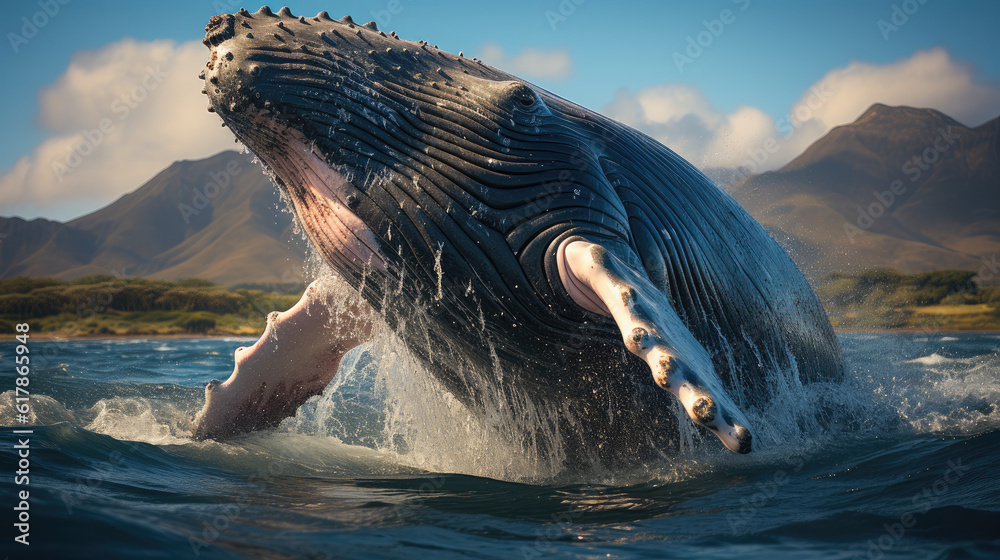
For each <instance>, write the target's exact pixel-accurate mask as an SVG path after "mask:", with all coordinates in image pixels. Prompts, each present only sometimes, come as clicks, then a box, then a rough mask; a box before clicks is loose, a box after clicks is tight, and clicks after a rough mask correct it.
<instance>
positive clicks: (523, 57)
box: [480, 43, 573, 81]
mask: <svg viewBox="0 0 1000 560" xmlns="http://www.w3.org/2000/svg"><path fill="white" fill-rule="evenodd" d="M480 52H481V53H482V54H481V58H482V59H483V62H485V63H487V64H489V65H490V66H496V67H497V68H499V69H501V70H503V71H505V72H509V73H511V74H514V75H515V76H526V77H529V78H543V79H548V80H554V81H560V80H565V79H566V78H568V77H569V76H570V75H571V74H572V73H573V60H572V59H571V58H570V57H569V52H567V51H566V49H553V50H542V49H534V48H530V47H528V48H524V49H522V50H521V53H520V54H518V55H516V56H512V57H511V56H507V55H506V54H505V53H504V52H503V49H502V48H501V47H500V45H497V44H495V43H487V44H485V45H483V47H482V49H480Z"/></svg>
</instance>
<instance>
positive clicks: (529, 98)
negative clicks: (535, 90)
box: [514, 91, 536, 109]
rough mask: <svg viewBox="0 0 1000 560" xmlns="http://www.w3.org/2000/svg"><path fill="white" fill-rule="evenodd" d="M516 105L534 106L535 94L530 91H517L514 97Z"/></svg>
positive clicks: (523, 107) (525, 107)
mask: <svg viewBox="0 0 1000 560" xmlns="http://www.w3.org/2000/svg"><path fill="white" fill-rule="evenodd" d="M514 100H515V101H516V102H517V104H518V105H520V106H521V108H522V109H530V108H532V107H534V106H535V101H536V100H535V96H534V94H532V93H531V92H526V91H522V92H518V94H517V97H515V98H514Z"/></svg>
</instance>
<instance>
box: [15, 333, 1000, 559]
mask: <svg viewBox="0 0 1000 560" xmlns="http://www.w3.org/2000/svg"><path fill="white" fill-rule="evenodd" d="M8 340H9V339H8ZM248 342H250V341H249V340H248V339H237V338H233V339H219V338H213V339H166V340H88V341H73V342H58V341H38V340H34V339H32V340H31V341H30V343H29V347H30V349H31V356H32V364H31V365H32V368H33V369H32V373H31V374H30V379H31V383H30V386H29V389H30V391H31V407H32V411H31V414H30V417H29V418H28V419H27V420H28V422H26V423H23V424H22V423H20V422H18V421H17V420H16V418H15V414H16V411H15V409H14V405H15V403H14V394H13V388H14V383H15V377H16V376H15V375H14V374H13V368H14V357H15V353H14V348H15V344H14V343H11V342H4V343H3V344H0V364H3V367H2V368H0V371H2V374H0V391H4V392H3V395H2V397H0V423H2V424H3V425H5V426H8V427H6V428H3V430H4V434H5V441H4V444H3V445H2V447H0V455H2V461H0V465H2V467H0V468H2V469H3V470H4V471H5V472H4V474H3V475H2V476H0V481H2V482H0V486H2V488H3V493H2V500H0V512H2V513H0V518H2V519H3V523H2V524H3V525H4V526H5V527H6V529H5V530H6V531H7V533H6V535H7V536H6V537H5V540H4V541H3V544H2V550H0V555H3V556H9V557H13V558H19V557H26V558H91V557H93V558H396V557H416V558H428V557H429V558H435V559H447V558H546V557H570V558H662V557H680V558H687V557H693V556H698V557H706V558H741V559H753V558H762V559H767V560H773V559H776V558H873V559H874V558H998V557H1000V410H998V402H1000V335H997V334H948V335H941V334H926V333H925V334H851V335H842V336H841V343H842V345H843V348H844V351H845V355H846V357H847V360H848V365H849V370H850V372H851V374H850V375H849V376H848V379H847V380H845V381H844V382H843V383H837V384H817V385H809V386H805V387H791V388H789V389H788V390H787V391H786V392H784V393H783V394H782V395H781V396H780V398H778V399H776V402H774V403H773V406H772V408H771V409H770V410H766V411H759V412H758V413H756V414H755V415H754V416H753V419H754V421H755V429H758V430H760V431H765V432H767V434H768V436H767V437H766V438H762V440H761V441H762V442H763V443H764V445H763V447H765V448H764V449H760V450H758V451H755V452H754V453H752V454H750V455H747V456H737V455H734V454H732V453H729V452H728V451H726V450H725V449H724V448H723V447H722V446H721V444H719V443H718V441H717V440H715V439H714V438H704V439H703V438H701V437H700V435H698V434H697V433H696V434H695V435H694V436H691V434H688V435H687V437H688V439H690V441H689V442H688V444H687V445H685V447H684V450H683V451H682V452H680V453H679V454H678V455H677V456H676V457H672V458H670V459H664V460H663V461H662V463H658V464H653V465H646V466H643V467H642V468H637V469H635V470H632V471H629V472H603V473H582V474H581V473H577V474H566V473H557V472H547V471H546V470H545V468H543V467H540V466H539V464H538V463H537V461H536V462H530V461H523V460H522V458H521V457H519V454H518V451H517V450H516V449H509V448H508V447H509V444H508V443H507V442H505V441H504V440H503V438H500V437H497V436H496V434H495V433H492V432H491V431H490V430H489V429H484V428H483V426H482V425H481V424H477V422H476V420H475V418H471V417H469V416H468V415H464V416H463V414H462V412H461V410H460V407H459V406H458V405H457V403H455V402H453V401H452V400H451V399H449V397H448V396H447V395H443V394H441V393H440V391H438V390H437V389H436V387H434V385H433V383H432V382H429V381H426V380H424V381H414V380H413V379H412V378H413V377H414V376H411V375H408V374H407V371H405V370H406V367H405V364H404V365H403V366H399V365H397V366H395V370H397V371H398V375H386V374H385V371H384V370H385V368H384V367H381V368H375V367H374V366H373V364H374V363H375V362H376V361H377V358H376V357H374V356H373V352H371V351H369V350H366V349H359V350H357V351H354V352H352V354H350V355H349V359H348V360H346V362H347V363H345V365H344V366H343V367H342V369H341V372H340V373H339V374H338V377H337V379H336V380H335V381H334V383H333V384H332V385H331V386H330V387H329V388H328V389H327V392H326V393H325V394H324V395H323V396H321V397H318V398H315V399H314V400H313V401H310V402H309V403H307V404H306V405H304V406H303V407H302V408H301V409H300V411H299V413H298V415H297V416H296V417H295V418H292V419H289V420H286V421H285V422H284V423H283V424H282V425H281V426H279V427H278V428H276V429H274V430H271V431H268V432H265V433H258V434H253V435H250V436H246V437H242V438H238V439H235V440H232V441H227V442H215V441H204V442H197V441H193V440H191V439H190V437H189V432H188V430H187V422H188V419H189V417H190V416H191V415H192V414H193V413H194V412H195V411H196V410H197V409H198V408H199V407H200V405H201V402H202V398H203V387H204V385H205V383H206V382H207V381H208V380H210V379H212V378H225V377H226V376H227V375H228V374H229V372H230V371H231V368H232V353H233V351H234V350H235V348H236V347H238V346H241V345H247V344H248ZM818 403H823V404H824V405H825V407H826V409H827V411H828V412H827V414H826V415H825V417H824V419H823V420H822V421H820V422H817V421H815V419H814V418H813V417H812V416H811V415H810V411H811V409H813V408H815V407H816V406H818ZM761 422H770V423H771V424H773V425H769V426H760V423H761ZM14 429H31V430H33V433H32V434H30V435H29V436H28V437H29V438H30V467H29V469H30V475H29V477H30V481H29V484H28V486H17V485H15V483H14V476H15V475H14V471H15V470H17V468H18V467H17V460H18V457H17V451H18V450H17V449H15V447H14V445H15V444H16V443H17V440H16V436H15V435H14V434H13V432H12V430H14ZM20 437H24V436H20ZM25 488H27V489H28V490H29V491H30V507H29V515H30V520H29V525H30V531H29V542H30V545H28V546H24V545H22V544H19V543H16V542H14V540H13V537H14V536H15V535H16V534H18V533H17V532H16V530H14V529H13V528H12V525H13V523H14V522H15V516H16V515H17V513H18V512H16V511H14V509H13V508H14V507H15V506H16V505H17V503H18V502H17V499H16V498H15V492H16V491H19V490H23V489H25Z"/></svg>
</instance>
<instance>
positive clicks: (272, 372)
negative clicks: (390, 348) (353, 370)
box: [191, 280, 373, 439]
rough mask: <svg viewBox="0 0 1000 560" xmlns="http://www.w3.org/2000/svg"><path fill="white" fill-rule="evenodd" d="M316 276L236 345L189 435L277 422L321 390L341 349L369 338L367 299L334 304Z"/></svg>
mask: <svg viewBox="0 0 1000 560" xmlns="http://www.w3.org/2000/svg"><path fill="white" fill-rule="evenodd" d="M321 282H322V281H319V280H318V281H316V282H313V283H312V284H310V285H309V287H308V288H306V291H305V293H304V294H303V295H302V299H300V300H299V302H298V303H296V304H295V305H294V306H293V307H292V308H291V309H289V310H288V311H284V312H282V313H278V312H273V313H271V314H270V315H268V317H267V328H266V329H265V330H264V334H262V335H261V337H260V338H259V339H258V340H257V342H256V343H255V344H254V345H253V346H251V347H250V348H238V349H236V353H235V361H236V366H235V368H234V369H233V373H232V375H230V376H229V379H227V380H226V381H225V382H220V381H218V380H214V381H212V382H210V383H209V384H208V386H207V387H205V406H204V407H202V409H201V411H200V412H198V414H196V415H195V417H194V419H193V420H192V423H191V433H192V436H193V437H195V438H197V439H205V438H223V437H229V436H235V435H239V434H242V433H247V432H252V431H256V430H262V429H265V428H269V427H272V426H274V425H276V424H277V423H278V422H280V421H281V420H282V419H284V418H286V417H288V416H291V415H293V414H295V411H296V410H297V409H298V407H299V406H300V405H302V403H304V402H305V401H306V400H307V399H309V397H311V396H313V395H318V394H320V393H322V392H323V389H324V388H326V386H327V384H329V383H330V380H331V379H333V376H334V375H335V374H336V373H337V367H338V366H339V365H340V360H341V358H343V356H344V354H345V353H346V352H347V351H348V350H350V349H351V348H353V347H355V346H357V345H358V344H360V343H362V342H364V341H365V340H367V339H368V337H369V336H370V334H371V332H372V326H373V325H372V318H371V317H372V313H370V311H369V310H368V309H367V304H365V303H364V302H363V301H361V300H360V298H357V301H355V302H352V303H351V305H352V306H353V309H336V310H333V309H331V305H330V302H329V301H328V299H327V296H326V293H325V291H324V289H323V286H322V285H321V284H320V283H321ZM334 311H336V314H334Z"/></svg>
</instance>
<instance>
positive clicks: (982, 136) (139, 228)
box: [0, 104, 1000, 285]
mask: <svg viewBox="0 0 1000 560" xmlns="http://www.w3.org/2000/svg"><path fill="white" fill-rule="evenodd" d="M707 171H708V173H709V174H710V176H711V177H712V178H713V179H714V180H715V181H716V182H717V183H719V184H725V185H728V186H727V187H726V188H727V190H729V192H730V193H731V194H732V195H733V196H734V197H735V198H736V200H737V201H739V202H740V204H742V205H743V207H744V208H746V209H747V211H749V212H750V214H751V215H752V216H753V217H754V218H756V219H757V220H758V221H759V222H761V223H762V224H763V225H764V227H765V228H767V230H768V231H769V232H770V233H771V235H772V236H774V238H775V239H777V240H778V242H779V243H781V244H782V246H784V247H785V249H786V250H788V251H789V253H790V254H791V255H792V258H793V259H794V260H795V262H796V263H797V264H798V265H799V266H800V267H801V268H802V269H803V271H805V273H806V275H807V276H808V277H809V278H810V279H812V280H816V279H819V278H822V277H823V276H825V275H826V274H829V273H831V272H857V271H861V270H865V269H868V268H874V267H890V268H895V269H897V270H899V271H901V272H907V273H914V272H923V271H928V270H935V269H942V268H960V269H967V270H978V269H979V268H980V266H981V265H982V260H983V259H985V260H986V261H988V262H990V263H992V262H993V259H994V256H996V255H998V254H1000V118H998V119H994V120H992V121H990V122H988V123H986V124H983V125H981V126H979V127H976V128H968V127H966V126H964V125H962V124H960V123H958V122H957V121H955V120H954V119H952V118H950V117H948V116H947V115H944V114H942V113H939V112H938V111H934V110H931V109H914V108H911V107H888V106H885V105H881V104H876V105H873V106H872V107H871V108H869V109H868V110H867V111H866V112H865V113H864V114H863V115H862V116H861V117H860V118H858V120H856V121H855V122H853V123H851V124H848V125H844V126H839V127H837V128H834V129H833V130H831V131H830V132H829V133H828V134H827V135H826V136H824V137H823V138H821V139H819V140H817V141H816V142H815V143H814V144H813V145H811V146H810V147H809V148H808V149H806V150H805V151H804V152H803V153H802V154H801V155H799V157H797V158H795V159H794V160H792V161H791V162H790V163H788V165H786V166H785V167H783V168H781V169H779V170H777V171H773V172H767V173H762V174H759V175H750V176H744V175H743V174H742V172H741V171H740V170H731V169H709V170H707ZM284 207H285V204H284V203H283V202H281V201H280V199H279V197H278V194H277V192H276V191H275V189H274V187H273V186H272V185H271V182H270V180H269V179H268V178H267V177H265V176H264V175H263V174H261V173H260V171H259V167H258V166H257V165H256V164H254V163H252V162H251V161H250V158H249V157H248V156H245V155H241V154H238V153H236V152H223V153H221V154H218V155H216V156H213V157H210V158H207V159H204V160H199V161H179V162H176V163H174V164H173V165H171V166H170V167H168V168H167V169H165V170H163V171H162V172H160V173H159V174H158V175H156V176H155V177H153V178H152V179H151V180H150V181H149V182H147V183H146V184H145V185H143V186H142V187H140V188H139V189H137V190H136V191H134V192H132V193H129V194H127V195H125V196H123V197H121V198H119V199H118V200H116V201H115V202H114V203H112V204H110V205H108V206H106V207H104V208H102V209H100V210H98V211H96V212H94V213H92V214H89V215H86V216H83V217H81V218H77V219H75V220H73V221H71V222H68V223H60V222H54V221H49V220H45V219H35V220H31V221H25V220H22V219H20V218H0V277H10V276H17V275H27V276H54V277H56V278H63V279H70V278H77V277H80V276H87V275H93V274H100V275H113V274H124V275H127V276H148V277H152V278H163V279H183V278H192V277H197V278H207V279H210V280H213V281H215V282H217V283H220V284H224V285H233V284H238V283H268V282H275V283H277V282H281V283H285V282H294V281H298V277H299V276H300V274H301V271H302V262H303V258H304V255H305V251H306V248H305V245H306V244H305V242H304V241H303V240H302V239H301V236H299V235H296V234H294V233H293V231H292V225H291V216H290V215H289V214H287V213H283V212H281V209H283V208H284ZM998 272H1000V271H998ZM991 278H992V276H991Z"/></svg>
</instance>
